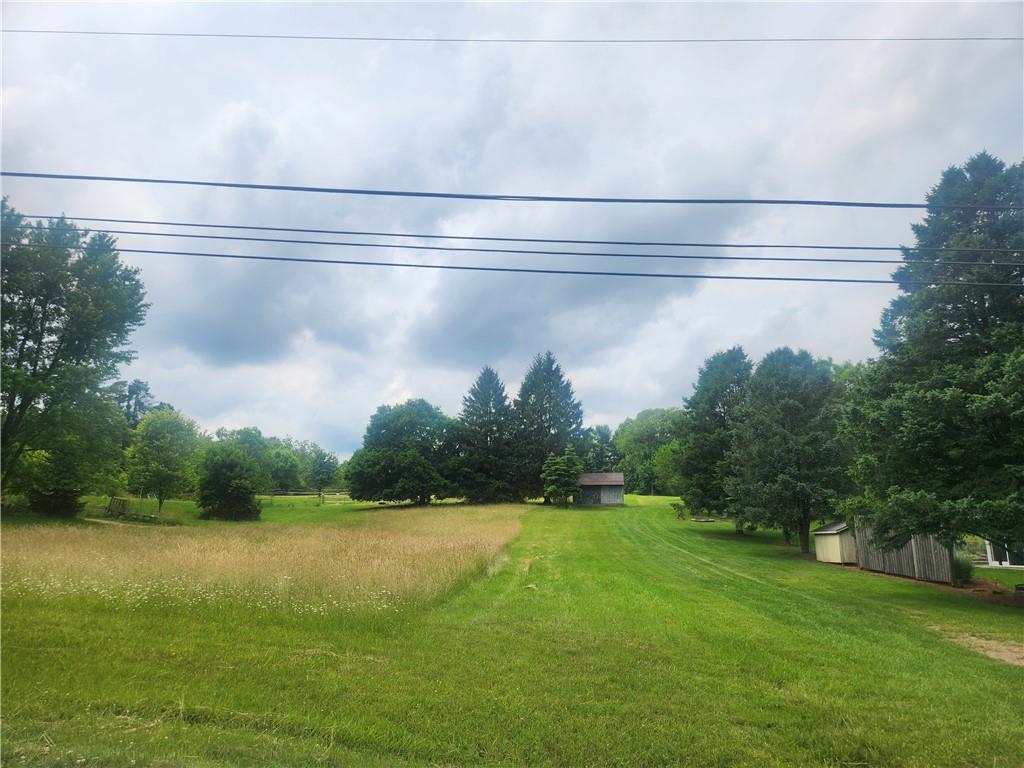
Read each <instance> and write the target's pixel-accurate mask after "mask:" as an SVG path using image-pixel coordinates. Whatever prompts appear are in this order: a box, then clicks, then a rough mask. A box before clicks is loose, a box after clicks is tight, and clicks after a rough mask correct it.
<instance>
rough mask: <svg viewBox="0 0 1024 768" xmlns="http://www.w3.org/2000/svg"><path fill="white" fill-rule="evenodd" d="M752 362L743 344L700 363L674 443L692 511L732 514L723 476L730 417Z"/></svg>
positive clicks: (726, 466)
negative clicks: (677, 443) (681, 424)
mask: <svg viewBox="0 0 1024 768" xmlns="http://www.w3.org/2000/svg"><path fill="white" fill-rule="evenodd" d="M752 367H753V366H752V365H751V362H750V359H749V358H748V357H747V355H746V353H745V352H744V351H743V348H742V347H733V348H732V349H729V350H726V351H725V352H717V353H715V354H714V355H712V356H711V357H709V358H708V359H707V360H705V361H704V365H702V366H701V369H700V372H699V374H698V375H697V383H696V384H695V385H694V389H693V394H692V395H691V396H690V397H689V398H688V399H687V400H686V404H685V406H686V427H685V429H684V430H683V437H682V439H681V440H680V442H679V452H678V458H679V462H680V463H679V470H678V472H679V474H678V477H679V482H680V484H681V485H682V489H681V491H680V494H679V495H680V496H681V497H682V498H683V501H685V502H686V504H687V506H688V507H689V508H690V510H691V511H692V512H693V514H695V515H708V514H723V515H724V514H725V513H726V512H727V511H732V512H733V514H735V515H736V530H737V531H738V532H742V531H743V524H744V521H743V516H742V515H741V514H737V510H729V498H728V494H727V493H726V490H725V479H726V477H727V476H728V475H729V462H728V455H729V450H730V447H731V437H730V436H731V434H732V419H733V416H734V415H735V412H736V409H737V407H738V406H739V405H740V403H742V402H743V396H744V386H745V384H746V382H747V380H748V379H749V378H750V371H751V368H752Z"/></svg>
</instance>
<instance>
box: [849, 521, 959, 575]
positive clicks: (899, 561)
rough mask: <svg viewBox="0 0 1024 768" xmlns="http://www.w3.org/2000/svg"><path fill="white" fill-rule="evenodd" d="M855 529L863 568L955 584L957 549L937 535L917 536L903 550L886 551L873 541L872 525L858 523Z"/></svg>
mask: <svg viewBox="0 0 1024 768" xmlns="http://www.w3.org/2000/svg"><path fill="white" fill-rule="evenodd" d="M855 528H856V536H857V561H858V563H859V564H860V567H861V568H864V569H865V570H868V571H879V572H881V573H890V574H892V575H894V576H908V577H910V578H911V579H920V580H922V581H938V582H942V583H944V584H952V583H953V549H952V548H951V547H948V546H946V545H945V544H941V543H939V542H938V541H937V540H936V539H935V538H934V537H933V536H913V537H911V539H910V541H908V542H907V543H906V544H904V545H903V546H902V547H900V548H899V549H892V550H884V549H879V548H878V547H876V546H875V545H874V544H872V543H871V528H870V527H869V526H867V525H864V524H863V523H860V522H858V523H857V525H856V526H855Z"/></svg>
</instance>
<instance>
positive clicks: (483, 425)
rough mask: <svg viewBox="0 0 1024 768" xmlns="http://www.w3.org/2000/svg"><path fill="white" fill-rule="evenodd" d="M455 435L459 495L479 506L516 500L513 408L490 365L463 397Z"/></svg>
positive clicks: (456, 480)
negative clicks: (456, 441)
mask: <svg viewBox="0 0 1024 768" xmlns="http://www.w3.org/2000/svg"><path fill="white" fill-rule="evenodd" d="M456 435H457V440H458V447H457V455H456V458H455V460H454V475H455V483H456V485H457V488H458V490H459V492H460V494H461V495H463V496H465V497H466V499H467V500H468V501H471V502H478V503H488V502H496V501H511V500H513V499H515V497H516V491H515V487H514V484H513V469H514V466H515V457H514V456H513V453H512V446H513V442H512V407H511V405H510V404H509V400H508V395H507V394H506V393H505V385H504V384H503V383H502V381H501V379H500V378H499V377H498V374H497V373H496V372H495V370H494V369H493V368H491V367H490V366H487V367H485V368H484V369H483V370H482V371H480V375H479V376H478V377H477V379H476V381H475V382H474V383H473V386H472V387H471V388H470V390H469V393H468V394H466V396H465V397H463V398H462V413H460V414H459V421H458V427H457V429H456Z"/></svg>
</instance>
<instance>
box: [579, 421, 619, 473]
mask: <svg viewBox="0 0 1024 768" xmlns="http://www.w3.org/2000/svg"><path fill="white" fill-rule="evenodd" d="M583 448H584V451H583V466H584V468H585V469H584V471H586V472H611V471H613V470H615V469H616V468H617V467H618V466H619V461H621V460H622V456H621V455H620V454H619V451H618V449H617V448H616V447H615V440H614V438H613V436H612V430H611V427H609V426H608V425H607V424H598V425H597V426H596V427H588V428H587V429H585V430H583Z"/></svg>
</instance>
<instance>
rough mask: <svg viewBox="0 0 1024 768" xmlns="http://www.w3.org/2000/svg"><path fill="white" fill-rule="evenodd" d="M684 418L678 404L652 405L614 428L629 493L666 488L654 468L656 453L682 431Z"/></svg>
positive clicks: (621, 467) (648, 491)
mask: <svg viewBox="0 0 1024 768" xmlns="http://www.w3.org/2000/svg"><path fill="white" fill-rule="evenodd" d="M681 420H682V412H681V411H680V410H679V409H678V408H650V409H648V410H646V411H640V413H638V414H637V415H636V417H635V418H632V419H626V420H624V421H623V422H622V424H620V425H619V428H618V429H617V430H615V448H616V450H617V451H618V453H619V455H620V456H621V459H620V460H619V468H620V469H621V470H622V473H623V475H624V479H625V489H626V493H647V494H654V493H661V492H664V491H665V490H666V489H665V488H663V486H662V483H661V481H660V480H659V478H658V473H657V472H656V470H655V464H654V457H655V455H656V454H657V452H658V450H659V449H660V448H662V447H664V446H666V445H668V444H669V443H671V442H672V441H673V440H674V439H676V437H677V436H678V435H679V430H680V425H681Z"/></svg>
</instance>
